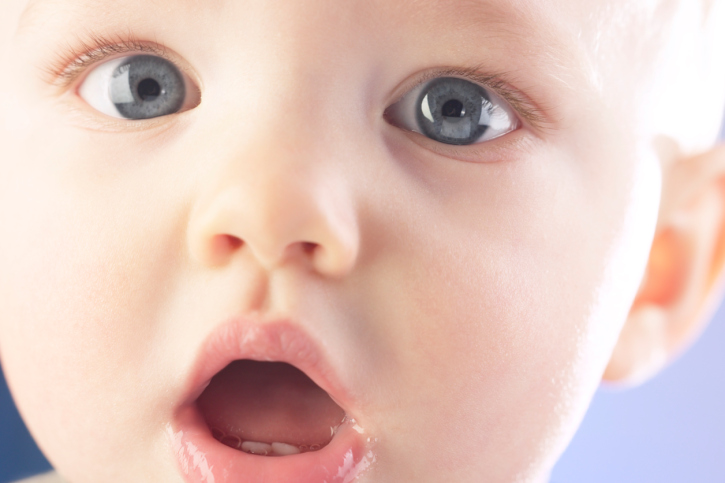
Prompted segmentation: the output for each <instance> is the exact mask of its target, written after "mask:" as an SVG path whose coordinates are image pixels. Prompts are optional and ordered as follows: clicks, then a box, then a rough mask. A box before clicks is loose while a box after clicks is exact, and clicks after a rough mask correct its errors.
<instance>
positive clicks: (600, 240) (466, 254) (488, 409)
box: [376, 159, 656, 475]
mask: <svg viewBox="0 0 725 483" xmlns="http://www.w3.org/2000/svg"><path fill="white" fill-rule="evenodd" d="M569 162H572V161H571V160H565V161H560V160H556V159H538V160H537V164H535V165H529V164H527V163H526V162H521V163H519V165H518V166H513V167H510V169H509V170H506V169H497V168H495V167H492V168H490V169H488V171H486V172H485V176H480V177H478V178H476V180H474V181H469V182H467V181H466V180H465V176H461V179H460V180H458V184H457V186H460V187H462V189H461V190H460V195H457V196H452V197H449V198H447V199H446V200H445V201H443V202H441V203H438V202H437V201H431V200H430V199H429V200H425V199H423V198H422V197H421V199H416V200H414V201H412V200H408V201H407V203H406V205H407V206H417V207H420V210H421V211H423V212H425V213H426V214H427V216H428V217H427V218H425V219H424V218H423V217H418V219H419V222H418V223H417V224H416V225H414V226H412V227H411V228H410V229H411V231H413V232H414V233H411V234H409V235H407V236H406V237H405V239H408V240H417V243H415V244H412V245H410V246H406V247H405V249H404V250H401V253H400V254H399V255H398V257H397V260H404V262H399V263H400V266H399V268H398V272H399V274H400V277H399V278H392V277H391V278H390V280H389V284H388V285H386V286H385V287H384V288H381V289H380V290H379V292H380V293H396V294H398V295H400V299H399V300H405V301H406V302H405V303H402V302H398V303H396V304H395V308H394V309H393V310H394V313H393V314H392V315H388V317H389V325H390V326H394V327H395V329H390V330H389V334H390V337H391V338H392V339H394V340H395V341H396V344H397V348H396V355H395V356H391V357H390V363H389V366H388V368H387V377H389V379H390V380H389V384H390V385H391V386H394V387H396V388H400V394H405V397H406V398H407V399H406V400H405V402H400V401H396V402H395V403H394V404H393V405H391V407H386V408H385V409H386V413H387V414H396V413H398V414H399V416H398V417H399V418H400V420H403V421H406V423H407V424H405V425H403V426H404V427H405V428H406V429H404V430H402V431H407V432H409V434H407V437H408V438H410V439H411V440H429V441H431V440H436V441H438V443H437V444H436V445H435V449H431V450H430V451H427V455H426V457H427V458H429V459H430V460H431V461H435V462H436V464H438V465H441V466H442V467H446V468H448V470H449V471H458V470H459V469H460V468H466V467H468V468H470V465H471V462H470V452H469V451H462V450H461V447H462V446H461V445H466V446H467V447H470V448H476V449H475V451H476V452H477V453H478V454H481V455H484V456H482V457H481V459H480V465H481V466H482V467H483V466H485V467H486V468H488V470H487V471H489V472H490V471H491V468H499V469H500V470H501V475H506V474H511V473H510V471H512V469H513V468H517V467H518V468H524V467H528V466H529V465H532V464H533V465H535V466H539V465H541V464H548V463H547V462H551V461H553V460H552V458H555V457H556V455H557V454H558V453H559V451H561V450H562V449H563V447H564V445H565V444H566V442H568V440H569V438H570V437H571V435H572V434H573V431H574V429H575V427H576V426H577V425H578V422H579V420H580V418H581V417H582V415H583V412H584V411H585V409H586V407H587V405H588V402H589V400H590V398H591V396H592V394H593V392H594V390H595V389H596V387H597V385H598V381H599V378H600V376H601V373H602V371H603V369H604V365H605V364H606V361H607V357H608V354H609V352H610V351H611V348H612V346H613V344H614V342H615V341H616V338H617V334H618V331H619V329H620V328H621V325H622V323H623V321H624V319H625V317H626V314H627V310H628V306H629V304H630V303H631V300H632V298H633V297H634V294H635V292H636V289H637V284H638V280H639V277H640V276H641V271H642V269H643V265H644V262H643V261H644V260H646V253H647V246H648V240H649V238H650V236H651V233H650V232H651V227H650V226H649V225H651V224H652V223H651V220H654V219H655V218H656V217H655V214H656V201H655V202H654V203H653V202H651V201H648V202H643V203H642V206H640V203H639V202H637V201H636V200H634V201H633V199H632V196H630V195H631V193H628V192H627V191H626V190H627V189H631V186H632V183H631V182H630V183H626V182H624V181H623V180H622V179H619V177H617V176H610V179H609V180H608V181H609V183H610V184H608V185H607V186H601V187H599V188H597V190H595V191H593V190H592V189H591V187H590V186H587V184H596V183H597V182H598V181H597V180H601V179H602V178H601V176H600V177H596V176H593V177H591V178H589V177H586V178H583V179H575V178H578V177H579V173H576V174H572V172H571V169H570V168H569V167H568V165H566V164H565V163H569ZM600 164H601V165H604V163H600ZM538 166H546V171H544V170H543V168H539V167H538ZM557 168H560V169H558V170H557ZM620 176H621V177H623V178H629V179H630V180H631V178H632V173H631V171H627V170H624V169H623V170H622V172H621V175H620ZM441 178H446V177H444V176H441ZM469 178H470V175H469ZM447 179H448V180H451V179H452V175H450V173H449V176H448V177H447ZM587 181H589V183H587ZM646 184H650V183H649V182H647V183H646ZM652 184H656V177H655V178H653V181H652ZM634 185H635V190H640V189H643V187H642V186H641V185H640V184H639V183H635V184H634ZM627 187H630V188H627ZM599 190H601V191H604V192H606V193H607V195H606V196H601V197H599V195H598V193H597V191H599ZM482 193H484V194H482ZM643 198H646V199H647V200H650V199H651V197H650V196H649V194H648V195H647V196H645V197H643ZM655 200H656V197H655ZM438 201H440V200H438ZM400 208H401V212H404V208H403V207H402V206H401V207H400ZM407 218H408V219H409V220H410V219H415V217H413V216H408V217H407ZM623 220H624V221H623ZM400 226H405V224H404V223H400ZM408 226H410V225H408ZM390 244H391V245H393V244H394V242H393V241H391V242H390ZM603 274H604V275H603ZM376 305H384V304H382V303H380V304H376ZM393 320H396V321H398V322H397V325H396V324H395V323H394V322H393ZM432 415H435V416H434V417H431V416H432ZM381 417H382V416H381ZM393 419H394V418H393ZM421 421H425V424H421ZM411 428H412V429H411ZM391 451H393V452H394V451H395V450H394V449H392V450H391ZM423 451H426V450H423ZM502 451H503V452H504V453H505V454H509V455H516V456H515V457H511V458H509V459H507V460H506V461H504V460H502V459H500V458H499V457H497V456H496V455H499V456H500V455H501V454H503V453H502ZM401 458H404V456H402V455H401ZM542 459H546V462H544V463H542V461H543V460H542ZM411 464H412V463H411ZM504 467H506V468H504ZM487 474H490V473H487Z"/></svg>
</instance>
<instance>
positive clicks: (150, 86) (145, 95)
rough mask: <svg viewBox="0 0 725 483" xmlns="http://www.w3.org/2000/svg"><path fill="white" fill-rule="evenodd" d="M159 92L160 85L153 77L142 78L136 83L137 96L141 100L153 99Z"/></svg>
mask: <svg viewBox="0 0 725 483" xmlns="http://www.w3.org/2000/svg"><path fill="white" fill-rule="evenodd" d="M160 94H161V86H160V85H159V83H158V82H156V81H155V80H153V79H144V80H142V81H141V82H139V83H138V96H139V97H140V98H141V100H143V101H153V100H154V99H156V98H157V97H158V96H159V95H160Z"/></svg>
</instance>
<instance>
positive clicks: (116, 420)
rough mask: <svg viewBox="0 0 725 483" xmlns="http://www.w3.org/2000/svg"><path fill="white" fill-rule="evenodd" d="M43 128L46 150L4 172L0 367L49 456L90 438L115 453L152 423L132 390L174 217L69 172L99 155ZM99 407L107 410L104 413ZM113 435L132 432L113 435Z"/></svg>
mask: <svg viewBox="0 0 725 483" xmlns="http://www.w3.org/2000/svg"><path fill="white" fill-rule="evenodd" d="M40 131H41V132H42V130H40ZM45 132H46V133H50V135H49V136H47V137H46V139H45V140H44V143H42V144H38V143H32V142H30V143H28V144H26V145H22V146H19V149H18V150H19V151H21V150H22V151H23V152H24V153H26V155H25V156H24V158H23V163H22V170H21V169H14V170H12V173H11V176H10V177H9V179H8V183H7V185H11V186H12V189H10V190H5V191H3V194H2V195H0V206H2V208H0V267H1V268H0V269H1V270H2V277H1V278H0V353H1V354H2V363H3V367H4V369H5V370H6V372H7V376H8V382H9V384H10V385H11V387H12V389H13V394H14V396H15V398H16V399H17V402H18V405H19V407H20V409H21V411H22V412H23V415H24V417H25V418H26V420H27V422H28V425H29V427H30V429H31V431H33V433H34V435H35V436H36V437H37V438H38V441H39V443H40V445H41V447H43V449H44V450H46V451H47V452H48V453H49V454H51V455H53V456H55V455H64V454H65V452H66V450H65V448H74V453H75V454H76V455H75V456H70V457H68V456H64V457H63V458H67V459H68V460H73V459H76V458H79V457H80V456H78V454H82V453H83V451H82V450H81V449H82V448H81V447H82V446H83V444H84V443H83V442H86V441H87V442H88V444H91V443H92V442H93V441H96V443H93V444H97V445H98V447H103V444H104V442H107V443H109V446H108V447H109V448H111V447H115V448H117V449H116V450H115V451H114V452H115V455H116V457H122V455H123V453H124V452H126V451H133V448H135V447H137V446H138V445H137V444H132V443H134V441H133V440H134V439H137V438H139V437H141V436H143V434H144V431H145V430H146V429H147V428H148V426H150V425H148V422H149V421H151V420H152V419H153V418H152V411H153V409H152V408H153V407H154V404H155V402H154V401H148V400H146V398H147V394H148V391H143V390H141V388H143V387H144V384H146V383H147V381H146V379H147V378H148V377H149V376H148V371H147V370H146V369H147V368H148V367H152V366H153V365H154V364H155V361H154V360H153V358H154V357H155V356H154V354H155V352H154V350H153V347H154V344H158V339H159V337H160V336H161V334H160V333H159V327H158V326H157V325H155V324H153V323H149V321H154V320H156V317H155V316H156V314H157V313H158V312H159V311H160V310H162V309H163V304H164V300H165V297H166V294H165V292H166V288H167V284H165V283H162V282H163V281H164V280H166V279H167V277H168V275H169V272H171V271H173V270H175V265H174V262H172V259H173V258H174V257H177V258H178V246H177V243H178V242H177V240H175V239H173V237H172V235H171V234H173V235H176V233H174V230H175V223H176V220H177V219H178V218H177V217H176V216H175V215H177V213H172V212H170V211H169V210H168V209H167V208H166V206H168V203H169V202H170V201H169V200H168V198H166V196H167V193H164V192H163V190H161V191H159V190H158V189H156V190H149V189H148V186H144V183H143V182H140V183H139V178H136V179H135V184H132V183H131V182H130V176H128V177H124V176H119V177H116V178H114V179H113V180H111V179H110V178H105V179H104V178H100V177H97V176H93V175H87V174H86V175H84V176H77V174H76V173H74V172H73V170H72V169H70V167H71V166H82V165H86V164H88V165H90V164H91V163H102V162H105V161H106V160H105V158H104V157H103V156H100V155H97V154H96V153H95V152H93V150H88V149H87V148H86V149H79V148H78V147H77V146H80V145H82V140H80V139H77V138H76V137H77V136H79V135H78V134H74V133H72V132H60V133H55V132H54V131H53V129H50V128H48V129H47V130H46V131H45ZM74 136H75V137H74ZM38 146H43V147H44V148H41V149H38ZM58 153H63V154H62V155H59V154H58ZM119 158H121V159H119ZM122 158H123V157H122V156H118V157H116V159H114V162H116V161H118V162H123V159H122ZM85 172H86V173H93V170H87V171H85ZM81 193H82V194H81ZM160 212H164V213H165V215H166V216H165V217H164V216H159V213H160ZM152 219H156V220H158V219H161V220H163V222H162V223H163V224H159V223H152V222H151V221H150V220H152ZM48 401H53V404H51V405H48V404H47V402H48ZM109 405H112V406H113V407H115V408H116V410H114V411H113V412H112V413H108V412H107V411H104V410H102V408H107V407H108V406H109ZM68 421H72V424H68V423H67V422H68ZM117 427H126V428H133V430H132V431H123V432H117V433H116V434H114V433H113V431H114V430H113V428H117ZM91 434H93V435H94V438H85V437H83V436H84V435H91ZM79 442H81V443H79ZM126 443H128V444H126ZM45 445H52V447H51V448H50V450H49V448H48V447H47V446H45ZM119 445H120V446H119ZM119 447H122V448H124V450H121V451H119V450H118V448H119ZM87 449H88V451H87V454H96V453H97V451H96V450H95V449H94V448H87ZM112 457H113V455H109V458H112ZM85 464H86V463H85V462H79V465H78V466H77V467H78V468H81V467H83V466H84V465H85Z"/></svg>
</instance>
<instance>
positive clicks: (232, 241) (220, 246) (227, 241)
mask: <svg viewBox="0 0 725 483" xmlns="http://www.w3.org/2000/svg"><path fill="white" fill-rule="evenodd" d="M242 243H244V242H242V240H241V238H237V237H235V236H233V235H217V236H216V237H214V249H215V250H214V251H216V252H217V253H218V252H219V251H221V252H228V251H232V250H236V249H237V248H239V247H240V246H242Z"/></svg>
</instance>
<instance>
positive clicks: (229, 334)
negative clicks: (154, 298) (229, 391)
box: [184, 316, 351, 410]
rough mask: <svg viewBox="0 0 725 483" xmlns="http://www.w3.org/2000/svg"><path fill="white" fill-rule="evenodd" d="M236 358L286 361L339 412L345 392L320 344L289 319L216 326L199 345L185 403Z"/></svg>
mask: <svg viewBox="0 0 725 483" xmlns="http://www.w3.org/2000/svg"><path fill="white" fill-rule="evenodd" d="M239 359H250V360H256V361H270V362H271V361H275V362H286V363H288V364H291V365H293V366H295V367H297V368H298V369H300V370H301V371H302V372H304V373H305V374H306V375H307V376H308V377H309V378H310V379H312V381H314V382H315V384H317V385H318V386H320V387H321V388H322V389H323V390H324V391H326V392H327V393H328V394H329V395H330V397H331V398H332V399H333V400H334V401H335V402H336V403H337V404H338V405H339V406H340V407H342V408H343V410H345V409H346V406H347V407H349V406H350V402H351V398H350V395H349V391H348V390H347V388H346V387H345V386H344V385H343V384H342V382H341V380H340V378H339V376H338V374H337V373H336V372H335V371H334V369H333V367H332V365H331V364H330V362H329V361H328V359H327V357H326V354H325V353H324V351H323V350H322V349H321V346H320V344H319V343H318V342H317V341H315V340H314V339H313V338H312V337H311V336H310V335H309V334H308V333H307V332H306V331H305V330H304V329H303V328H302V326H301V324H299V323H296V322H294V321H293V320H292V319H289V318H278V319H272V320H266V319H262V318H259V317H248V316H247V317H243V316H235V317H232V318H230V319H228V320H227V321H225V322H223V323H221V324H220V325H218V326H217V327H216V328H215V329H214V330H213V331H212V332H211V333H210V334H209V335H208V336H207V338H206V339H205V340H204V342H203V343H202V344H201V347H200V349H199V352H198V353H197V356H196V359H195V361H194V363H193V366H192V370H191V372H190V373H189V377H188V378H187V380H186V384H185V386H186V389H185V394H186V397H185V404H184V405H188V404H192V403H193V402H194V401H196V399H197V398H198V397H199V396H200V395H201V393H202V392H203V391H204V389H205V388H206V386H207V385H208V384H209V382H210V381H211V379H212V377H214V375H216V374H217V373H218V372H219V371H221V370H222V369H224V368H225V367H226V366H227V365H228V364H229V363H231V362H232V361H235V360H239Z"/></svg>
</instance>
